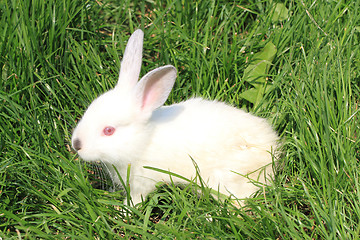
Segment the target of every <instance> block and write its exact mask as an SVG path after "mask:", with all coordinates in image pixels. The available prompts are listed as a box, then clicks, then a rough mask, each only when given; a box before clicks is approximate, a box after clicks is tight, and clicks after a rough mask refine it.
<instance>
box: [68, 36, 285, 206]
mask: <svg viewBox="0 0 360 240" xmlns="http://www.w3.org/2000/svg"><path fill="white" fill-rule="evenodd" d="M136 34H137V35H136ZM136 34H135V33H134V34H133V36H132V37H131V39H130V40H129V43H128V46H127V49H126V51H125V56H124V59H123V62H122V69H121V72H120V79H119V83H118V85H117V86H116V87H115V88H114V89H113V90H111V91H109V92H107V93H105V94H103V95H102V96H100V97H99V98H98V99H96V100H95V101H94V102H93V103H92V104H91V105H90V107H89V109H88V110H87V112H86V113H85V114H84V117H83V118H82V120H81V121H80V122H79V124H78V126H77V128H76V129H75V131H74V135H73V140H72V141H73V146H74V148H75V149H76V150H77V151H78V153H79V155H80V156H81V157H82V158H83V159H84V160H87V161H94V160H101V161H103V162H104V163H106V164H107V165H108V166H109V168H110V169H111V168H112V165H114V166H115V167H116V168H117V170H118V171H119V173H120V175H121V176H122V177H123V178H125V177H126V171H127V167H128V164H131V173H130V189H131V197H132V200H133V202H134V203H138V202H140V201H141V196H143V197H145V196H146V195H147V194H148V193H149V192H151V191H152V190H153V189H154V185H155V183H156V182H159V181H169V175H168V174H165V173H161V172H158V171H155V170H150V169H146V168H144V166H150V167H154V168H159V169H163V170H169V171H171V172H173V173H176V174H179V175H181V176H183V177H186V178H189V179H191V178H192V177H194V176H195V167H194V164H193V161H192V159H193V160H194V161H195V162H196V163H197V165H198V166H199V169H200V174H201V177H202V178H203V180H204V181H205V182H206V183H207V184H208V185H209V186H210V187H211V188H213V189H215V190H218V189H219V191H220V192H221V193H223V194H229V193H231V194H234V195H235V196H236V197H238V198H243V197H248V196H250V195H251V194H252V193H253V192H254V191H255V190H256V187H255V185H253V184H252V183H249V182H250V180H249V179H247V178H246V177H244V176H241V175H239V174H242V175H247V174H249V173H252V174H250V175H249V177H250V178H252V179H254V180H256V181H259V182H265V174H264V172H263V173H262V174H260V175H259V173H260V172H261V168H262V167H265V168H266V171H265V172H266V174H271V172H272V170H271V163H272V155H271V152H272V151H273V150H275V149H276V145H277V140H278V137H277V134H276V133H275V132H274V131H273V130H272V128H271V126H270V125H269V124H268V123H267V122H266V120H264V119H262V118H259V117H256V116H253V115H251V114H249V113H246V112H244V111H242V110H239V109H236V108H234V107H231V106H229V105H226V104H225V103H222V102H217V101H207V100H203V99H200V98H193V99H189V100H187V101H184V102H181V103H178V104H174V105H171V106H165V107H160V106H162V104H163V103H164V102H165V100H166V98H167V96H168V94H169V93H170V90H171V88H172V86H173V82H174V81H175V78H176V70H175V69H174V67H172V66H164V67H161V68H158V69H155V70H153V71H151V72H150V73H148V74H147V75H145V76H144V77H143V78H142V79H141V80H140V81H139V82H137V79H138V74H139V71H140V69H138V71H137V70H136V69H135V70H133V71H135V73H128V72H126V74H123V71H124V70H123V68H124V65H125V66H130V67H133V66H132V65H134V62H136V61H137V60H136V59H138V58H139V56H137V55H138V54H139V53H134V52H131V51H135V49H134V46H139V45H140V43H139V42H136V41H137V40H138V41H140V40H141V47H142V38H141V39H140V37H142V35H141V34H140V33H139V32H138V31H137V33H136ZM134 35H135V37H134ZM139 39H140V40H139ZM129 45H130V46H129ZM130 52H131V53H130ZM140 54H141V52H140ZM133 55H135V57H133ZM136 57H137V58H136ZM135 58H136V59H135ZM140 59H141V58H140ZM140 65H141V63H140ZM136 67H139V66H138V63H136V66H135V68H136ZM133 68H134V67H133ZM125 70H126V69H125ZM123 75H126V79H124V78H122V76H123ZM132 75H134V76H132ZM129 76H130V77H131V78H134V79H135V80H131V81H132V82H133V83H130V81H129V80H127V78H129ZM109 126H110V127H109ZM234 172H236V173H239V174H236V173H234ZM253 172H255V173H253ZM111 175H112V176H113V178H114V179H115V180H116V181H119V180H118V179H117V177H116V174H115V171H113V170H111ZM174 180H175V181H181V179H176V178H174Z"/></svg>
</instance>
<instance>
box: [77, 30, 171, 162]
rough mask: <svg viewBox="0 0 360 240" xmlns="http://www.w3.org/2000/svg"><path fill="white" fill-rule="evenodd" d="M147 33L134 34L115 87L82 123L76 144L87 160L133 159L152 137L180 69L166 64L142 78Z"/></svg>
mask: <svg viewBox="0 0 360 240" xmlns="http://www.w3.org/2000/svg"><path fill="white" fill-rule="evenodd" d="M143 35H144V34H143V32H142V31H141V30H136V31H135V32H134V33H133V34H132V35H131V37H130V39H129V41H128V44H127V46H126V49H125V53H124V57H123V60H122V62H121V69H120V75H119V80H118V83H117V85H116V86H115V88H114V89H112V90H110V91H108V92H106V93H104V94H103V95H101V96H99V97H98V98H97V99H95V100H94V101H93V102H92V103H91V105H90V106H89V108H88V109H87V110H86V112H85V114H84V116H83V117H82V119H81V120H80V122H79V123H78V125H77V127H76V128H75V130H74V133H73V136H72V146H73V148H74V149H75V150H76V151H77V152H78V153H79V155H80V157H81V158H82V159H84V160H86V161H97V160H102V161H104V162H108V163H112V164H113V163H115V162H118V161H119V160H120V159H121V160H125V161H131V160H132V159H134V158H136V156H137V155H138V154H140V153H141V151H142V149H144V148H145V147H146V145H147V143H148V142H149V141H151V140H150V138H151V133H150V132H149V131H150V130H149V129H151V128H149V127H148V125H149V122H148V121H149V119H150V117H151V115H152V112H153V111H154V110H155V109H156V108H158V107H160V106H162V105H163V104H164V102H165V101H166V99H167V97H168V96H169V94H170V91H171V89H172V87H173V85H174V81H175V79H176V69H175V68H174V67H173V66H171V65H167V66H163V67H160V68H157V69H154V70H152V71H150V72H149V73H147V74H146V75H145V76H144V77H142V78H141V80H140V81H138V79H139V74H140V69H141V59H142V45H143Z"/></svg>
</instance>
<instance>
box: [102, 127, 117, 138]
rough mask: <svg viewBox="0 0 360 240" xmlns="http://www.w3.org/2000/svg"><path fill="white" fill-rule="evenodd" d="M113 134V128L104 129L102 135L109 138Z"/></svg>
mask: <svg viewBox="0 0 360 240" xmlns="http://www.w3.org/2000/svg"><path fill="white" fill-rule="evenodd" d="M114 132H115V128H114V127H105V128H104V130H103V133H104V134H105V135H106V136H111V135H113V134H114Z"/></svg>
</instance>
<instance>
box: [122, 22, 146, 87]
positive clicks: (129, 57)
mask: <svg viewBox="0 0 360 240" xmlns="http://www.w3.org/2000/svg"><path fill="white" fill-rule="evenodd" d="M143 41H144V33H143V31H141V30H140V29H138V30H136V31H135V32H134V33H133V34H132V35H131V36H130V38H129V41H128V43H127V45H126V48H125V52H124V56H123V59H122V61H121V67H120V74H119V80H118V83H117V85H116V87H117V86H119V85H121V88H122V87H125V86H128V87H129V88H133V87H134V86H135V85H136V83H137V81H138V79H139V74H140V69H141V62H142V61H141V60H142V50H143Z"/></svg>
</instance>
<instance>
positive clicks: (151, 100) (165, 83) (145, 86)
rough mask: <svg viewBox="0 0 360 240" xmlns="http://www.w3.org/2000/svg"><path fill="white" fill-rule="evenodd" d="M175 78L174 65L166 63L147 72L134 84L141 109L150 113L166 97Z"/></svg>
mask: <svg viewBox="0 0 360 240" xmlns="http://www.w3.org/2000/svg"><path fill="white" fill-rule="evenodd" d="M175 79H176V69H175V67H174V66H171V65H166V66H163V67H159V68H156V69H154V70H152V71H150V72H148V73H147V74H146V75H145V76H144V77H142V78H141V80H140V81H139V82H138V84H137V85H136V89H135V91H136V97H137V99H138V100H139V101H140V102H139V103H140V106H141V111H142V112H144V111H145V112H147V113H149V114H150V113H151V112H152V111H153V110H154V109H156V108H158V107H160V106H162V105H163V104H164V103H165V101H166V99H167V98H168V96H169V94H170V92H171V89H172V87H173V86H174V82H175Z"/></svg>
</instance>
